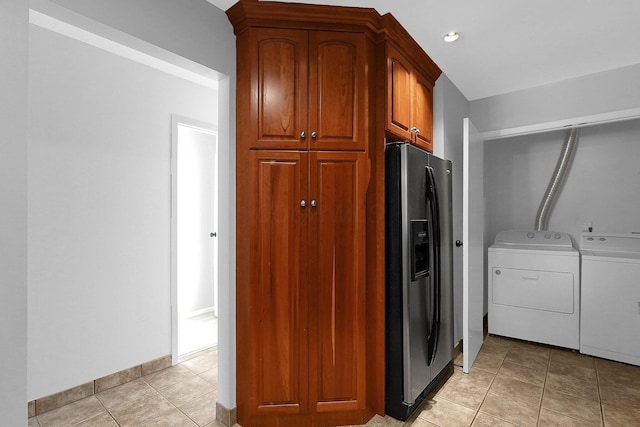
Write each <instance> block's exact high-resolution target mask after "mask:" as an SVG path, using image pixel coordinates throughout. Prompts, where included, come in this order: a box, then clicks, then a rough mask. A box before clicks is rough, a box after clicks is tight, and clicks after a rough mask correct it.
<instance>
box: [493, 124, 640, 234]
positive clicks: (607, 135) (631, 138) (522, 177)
mask: <svg viewBox="0 0 640 427" xmlns="http://www.w3.org/2000/svg"><path fill="white" fill-rule="evenodd" d="M565 137H566V132H565V131H555V132H549V133H542V134H536V135H528V136H521V137H514V138H508V139H503V140H495V141H487V142H486V143H485V194H486V197H487V203H486V207H487V217H488V230H487V232H488V235H489V237H490V240H493V238H494V237H495V234H496V233H497V232H498V231H501V230H508V229H534V223H535V216H536V213H537V211H538V206H539V204H540V200H541V199H542V196H543V194H544V191H545V190H546V187H547V185H548V183H549V179H550V178H551V175H552V173H553V170H554V168H555V165H556V161H557V158H558V155H559V154H560V150H561V147H562V144H563V142H564V139H565ZM638 159H640V120H632V121H626V122H617V123H610V124H602V125H597V126H590V127H585V128H583V129H581V130H580V135H579V141H578V146H577V149H576V152H575V156H574V160H573V164H572V167H571V169H570V172H569V174H568V176H567V180H566V183H565V186H564V188H563V190H562V192H561V193H560V195H559V198H558V200H557V202H556V204H555V207H554V209H553V211H552V213H551V215H550V217H549V229H550V230H554V231H563V232H568V233H570V234H571V235H572V236H573V237H574V238H576V239H579V236H580V232H581V228H582V223H583V222H584V221H585V220H591V221H593V225H594V231H598V232H631V231H640V215H638V213H639V212H640V163H639V162H638Z"/></svg>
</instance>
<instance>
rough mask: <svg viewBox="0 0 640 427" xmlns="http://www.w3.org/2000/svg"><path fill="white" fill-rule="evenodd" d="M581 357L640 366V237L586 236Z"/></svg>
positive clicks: (582, 244) (582, 248) (583, 243)
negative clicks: (582, 354)
mask: <svg viewBox="0 0 640 427" xmlns="http://www.w3.org/2000/svg"><path fill="white" fill-rule="evenodd" d="M580 251H581V252H582V301H581V305H582V314H581V321H580V353H585V354H590V355H593V356H598V357H603V358H606V359H612V360H617V361H620V362H625V363H631V364H633V365H638V366H640V234H612V233H607V234H600V233H584V234H583V235H582V236H581V239H580Z"/></svg>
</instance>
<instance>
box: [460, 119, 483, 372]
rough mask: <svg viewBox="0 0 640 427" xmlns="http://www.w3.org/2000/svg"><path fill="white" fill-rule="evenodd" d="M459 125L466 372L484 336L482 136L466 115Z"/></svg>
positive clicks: (463, 330) (463, 340) (464, 365)
mask: <svg viewBox="0 0 640 427" xmlns="http://www.w3.org/2000/svg"><path fill="white" fill-rule="evenodd" d="M462 126H463V149H462V151H463V154H462V156H463V183H462V185H463V187H462V193H463V196H462V198H463V202H462V203H463V207H462V230H463V231H462V240H463V242H464V245H463V248H462V249H463V251H462V253H463V255H462V269H463V271H462V307H463V308H462V347H463V349H462V355H463V368H462V370H463V372H464V373H466V374H468V373H469V371H470V370H471V366H472V365H473V362H474V361H475V359H476V356H477V355H478V352H479V351H480V347H482V342H483V339H484V335H483V332H484V331H483V317H484V298H485V297H484V278H485V276H486V275H485V272H484V232H485V222H484V210H485V209H484V152H483V147H484V139H483V137H482V135H481V134H480V132H478V130H477V129H476V127H475V126H474V125H473V123H472V122H471V120H469V118H468V117H465V118H464V119H463V124H462Z"/></svg>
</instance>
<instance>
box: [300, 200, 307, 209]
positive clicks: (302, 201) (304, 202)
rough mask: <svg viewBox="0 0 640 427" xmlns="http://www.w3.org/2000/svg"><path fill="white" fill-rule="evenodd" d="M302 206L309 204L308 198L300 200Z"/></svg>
mask: <svg viewBox="0 0 640 427" xmlns="http://www.w3.org/2000/svg"><path fill="white" fill-rule="evenodd" d="M300 206H302V207H303V208H304V207H305V206H307V201H306V200H300Z"/></svg>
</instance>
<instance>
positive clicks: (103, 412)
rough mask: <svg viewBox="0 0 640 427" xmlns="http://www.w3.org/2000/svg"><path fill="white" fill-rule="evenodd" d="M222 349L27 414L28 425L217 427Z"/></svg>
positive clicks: (192, 356)
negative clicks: (91, 394) (64, 403)
mask: <svg viewBox="0 0 640 427" xmlns="http://www.w3.org/2000/svg"><path fill="white" fill-rule="evenodd" d="M217 377H218V350H217V347H212V348H210V349H206V350H203V351H200V352H197V353H194V354H191V355H188V356H185V357H184V358H180V363H178V364H177V365H175V366H172V367H170V368H167V369H164V370H162V371H159V372H155V373H153V374H150V375H147V376H144V377H142V378H140V379H138V380H135V381H131V382H129V383H126V384H123V385H120V386H117V387H114V388H112V389H109V390H105V391H103V392H101V393H98V394H96V395H95V396H91V397H88V398H86V399H83V400H80V401H77V402H74V403H71V404H69V405H66V406H63V407H61V408H58V409H54V410H53V411H50V412H46V413H44V414H41V415H38V416H37V417H33V418H30V419H29V427H62V426H64V427H69V426H78V427H117V426H122V427H124V426H131V427H197V426H207V427H214V426H215V427H218V426H220V424H218V423H216V421H215V419H216V395H217Z"/></svg>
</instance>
